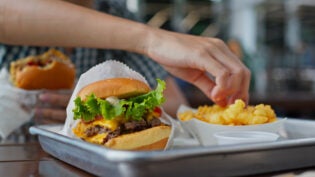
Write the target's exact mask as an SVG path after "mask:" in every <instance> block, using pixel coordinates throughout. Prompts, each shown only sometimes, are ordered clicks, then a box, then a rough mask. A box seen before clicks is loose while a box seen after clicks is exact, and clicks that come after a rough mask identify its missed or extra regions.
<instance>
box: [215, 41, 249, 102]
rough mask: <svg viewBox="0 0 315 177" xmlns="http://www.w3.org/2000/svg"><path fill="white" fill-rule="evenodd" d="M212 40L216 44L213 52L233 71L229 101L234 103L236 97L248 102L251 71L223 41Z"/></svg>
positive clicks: (229, 84)
mask: <svg viewBox="0 0 315 177" xmlns="http://www.w3.org/2000/svg"><path fill="white" fill-rule="evenodd" d="M211 40H212V41H213V43H214V45H215V47H213V48H211V49H210V50H211V53H212V54H213V55H214V56H215V57H216V58H217V59H218V60H219V61H220V62H221V63H222V64H224V65H225V66H226V67H227V68H229V70H230V72H231V74H230V77H229V80H227V83H228V84H227V86H228V87H229V88H228V90H230V92H231V94H230V97H229V98H228V103H229V104H230V103H233V102H234V101H235V99H242V100H244V101H245V102H248V90H249V84H250V77H251V74H250V71H249V70H248V68H246V66H245V65H244V64H243V63H242V62H241V60H240V59H239V58H237V57H236V55H235V54H234V53H232V51H231V50H230V49H229V48H228V47H227V45H225V43H224V42H223V41H221V40H219V39H211Z"/></svg>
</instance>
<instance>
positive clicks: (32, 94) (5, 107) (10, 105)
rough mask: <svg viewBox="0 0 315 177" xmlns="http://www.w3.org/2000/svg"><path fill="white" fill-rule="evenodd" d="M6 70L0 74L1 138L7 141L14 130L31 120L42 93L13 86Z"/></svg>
mask: <svg viewBox="0 0 315 177" xmlns="http://www.w3.org/2000/svg"><path fill="white" fill-rule="evenodd" d="M9 76H10V75H9V73H8V71H7V70H6V68H3V69H2V70H1V72H0V100H1V101H0V115H1V116H0V117H1V121H0V136H1V137H2V138H3V139H6V138H7V136H9V135H10V134H11V133H12V132H13V131H14V130H16V129H18V128H19V127H20V126H21V125H23V124H24V123H26V122H28V121H30V120H31V118H32V117H33V114H34V112H33V107H34V105H35V104H36V101H37V95H38V93H39V92H40V91H39V90H36V91H28V90H23V89H19V88H17V87H15V86H13V85H12V84H11V82H10V79H9Z"/></svg>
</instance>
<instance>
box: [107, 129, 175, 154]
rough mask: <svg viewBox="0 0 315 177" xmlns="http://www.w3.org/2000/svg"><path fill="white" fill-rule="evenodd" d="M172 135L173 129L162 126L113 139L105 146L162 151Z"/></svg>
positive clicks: (120, 148)
mask: <svg viewBox="0 0 315 177" xmlns="http://www.w3.org/2000/svg"><path fill="white" fill-rule="evenodd" d="M170 133H171V127H169V126H163V125H162V126H157V127H152V128H149V129H146V130H142V131H140V132H135V133H130V134H124V135H121V136H118V137H116V138H112V139H110V140H109V141H108V142H106V143H105V146H106V147H109V148H112V149H119V150H161V149H164V148H165V146H166V143H167V141H168V138H169V136H170Z"/></svg>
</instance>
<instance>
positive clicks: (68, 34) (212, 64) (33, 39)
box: [0, 0, 250, 124]
mask: <svg viewBox="0 0 315 177" xmlns="http://www.w3.org/2000/svg"><path fill="white" fill-rule="evenodd" d="M73 2H75V3H76V4H80V5H82V6H78V5H75V4H71V3H69V2H64V1H59V0H55V1H54V0H28V1H23V0H1V1H0V3H1V4H0V7H1V9H2V10H1V11H0V19H2V20H0V42H2V43H5V44H6V45H4V44H2V45H0V61H1V63H2V67H3V66H5V65H6V64H8V63H9V62H10V61H12V60H15V59H18V58H23V57H25V56H28V55H36V54H40V53H43V52H45V51H46V50H48V48H49V47H43V46H60V47H63V48H59V47H58V49H60V50H62V51H63V52H65V54H67V55H68V56H70V57H71V59H72V60H73V62H74V63H75V65H76V69H77V74H78V76H79V75H80V74H81V73H83V72H85V71H86V70H88V69H89V68H90V67H92V66H94V65H96V64H97V63H100V62H103V61H104V60H106V59H115V60H118V61H121V62H123V63H125V64H127V65H128V66H130V67H131V68H132V69H134V70H136V71H137V72H140V73H141V74H142V75H144V76H145V78H146V79H147V80H148V82H149V83H150V86H151V87H153V88H154V86H155V79H156V78H161V79H165V80H166V82H167V83H166V84H167V89H166V91H165V96H166V98H167V101H166V103H165V104H164V108H165V110H166V112H168V113H169V114H171V115H172V116H175V113H176V109H177V107H178V106H179V104H183V103H184V104H187V101H186V99H185V97H184V95H183V94H182V93H181V90H180V88H179V87H178V86H177V84H176V82H175V81H174V79H173V78H172V77H171V75H169V74H168V73H167V72H166V71H168V72H169V73H170V74H173V75H174V76H176V77H178V78H181V79H183V80H185V81H187V82H189V83H192V84H194V85H195V86H197V87H198V88H199V89H201V90H202V91H203V92H204V93H205V95H206V96H207V97H208V98H210V99H212V100H213V101H214V102H215V103H217V104H219V105H222V106H225V105H227V104H230V103H232V102H234V100H235V99H237V98H241V99H243V100H244V101H246V102H247V101H248V87H249V81H250V72H249V70H248V69H247V68H246V67H245V66H244V65H243V64H242V63H241V62H240V61H239V59H238V58H237V57H236V56H235V55H234V54H233V53H232V52H231V51H230V50H229V49H228V47H227V46H226V45H225V44H224V43H223V42H222V41H221V40H218V39H215V38H205V37H197V36H191V35H185V34H179V33H174V32H169V31H164V30H160V29H156V28H152V27H149V26H146V25H143V24H142V23H138V22H134V21H130V20H126V19H123V18H119V17H116V16H120V17H124V18H130V19H132V20H137V19H135V18H134V16H133V14H132V13H130V12H129V11H128V10H127V8H126V2H125V0H108V1H105V0H104V1H102V0H100V1H95V2H94V1H85V0H82V1H73ZM87 7H88V8H87ZM92 7H93V8H95V9H96V10H99V11H102V12H105V13H100V12H99V11H96V10H92V9H91V8H92ZM109 14H112V15H109ZM33 46H36V47H33ZM38 46H40V47H38ZM104 49H107V50H104ZM109 49H114V50H109ZM155 62H157V63H159V64H160V65H158V64H156V63H155ZM208 73H210V74H211V75H213V76H214V77H215V80H212V79H211V78H209V77H208ZM69 98H70V95H69V94H59V93H53V92H44V93H43V94H41V95H39V100H40V101H41V102H45V103H46V104H50V105H51V106H50V107H49V108H47V107H40V105H42V104H38V105H39V106H38V107H37V108H36V116H35V120H40V121H38V123H40V124H42V123H56V122H57V123H62V122H64V120H65V117H66V113H65V107H66V105H67V103H68V100H69ZM36 117H38V118H39V117H40V119H36ZM43 118H44V119H43Z"/></svg>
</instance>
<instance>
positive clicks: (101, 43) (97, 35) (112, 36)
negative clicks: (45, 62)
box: [0, 0, 148, 53]
mask: <svg viewBox="0 0 315 177" xmlns="http://www.w3.org/2000/svg"><path fill="white" fill-rule="evenodd" d="M0 8H1V9H0V42H3V43H7V44H16V45H36V46H62V47H91V48H107V49H109V48H111V49H122V50H128V51H134V52H138V53H143V51H142V50H143V46H141V45H144V42H142V41H140V40H141V39H143V36H145V35H146V33H147V31H148V30H147V29H146V28H148V27H147V26H145V25H143V24H141V23H136V22H133V21H130V20H125V19H123V18H117V17H114V16H111V15H108V14H105V13H101V12H98V11H95V10H92V9H89V8H85V7H82V6H78V5H75V4H72V3H68V2H65V1H60V0H27V1H25V0H1V1H0Z"/></svg>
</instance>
